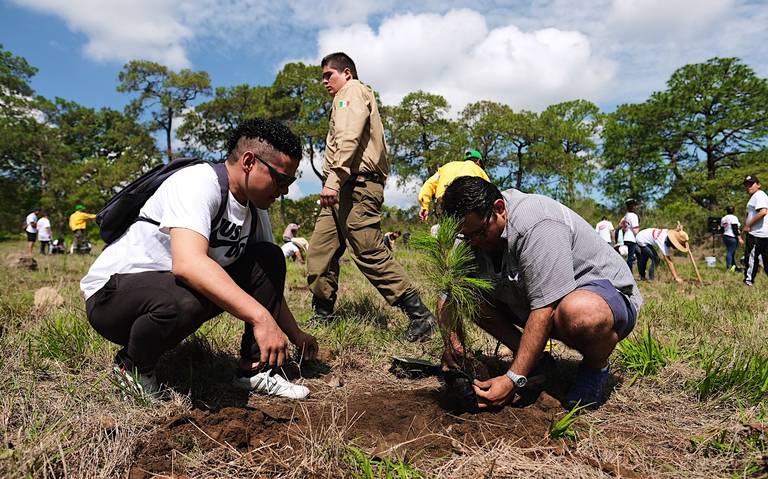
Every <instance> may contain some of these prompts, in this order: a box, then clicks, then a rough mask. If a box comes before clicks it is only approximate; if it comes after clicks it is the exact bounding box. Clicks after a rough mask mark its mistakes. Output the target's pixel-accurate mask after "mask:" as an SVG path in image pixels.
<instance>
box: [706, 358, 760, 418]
mask: <svg viewBox="0 0 768 479" xmlns="http://www.w3.org/2000/svg"><path fill="white" fill-rule="evenodd" d="M701 366H702V368H703V369H704V378H703V379H702V380H701V381H698V382H697V383H695V388H696V392H697V395H698V398H699V400H705V399H708V398H712V397H719V398H720V399H722V400H733V399H736V400H740V401H746V402H748V403H750V404H752V405H764V404H766V399H768V398H767V397H766V394H768V356H766V355H763V354H760V353H757V352H745V351H743V350H739V349H736V348H733V347H730V346H729V347H724V348H722V349H716V350H714V351H713V352H711V353H709V354H706V355H705V356H704V359H703V360H702V362H701Z"/></svg>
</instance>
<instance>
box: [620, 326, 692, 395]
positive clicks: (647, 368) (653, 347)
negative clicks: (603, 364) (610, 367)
mask: <svg viewBox="0 0 768 479" xmlns="http://www.w3.org/2000/svg"><path fill="white" fill-rule="evenodd" d="M616 352H617V353H618V358H619V362H621V364H622V365H623V366H624V367H625V368H626V369H627V370H628V371H632V372H634V373H635V374H634V376H633V377H632V379H631V380H630V381H629V385H632V383H634V382H635V380H636V379H637V378H638V377H645V376H652V375H654V374H656V373H658V372H659V371H661V369H662V368H663V367H664V366H666V365H667V364H668V363H669V362H670V361H672V360H674V359H675V358H677V349H676V348H675V347H674V346H664V345H662V344H661V343H660V342H659V341H658V340H657V339H656V338H655V337H653V334H652V333H651V327H650V326H648V327H646V328H645V331H644V332H643V334H642V335H641V336H640V337H637V335H635V334H633V335H632V336H630V337H628V338H625V339H624V340H622V341H621V342H620V343H619V344H618V345H617V346H616Z"/></svg>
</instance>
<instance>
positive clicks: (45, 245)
mask: <svg viewBox="0 0 768 479" xmlns="http://www.w3.org/2000/svg"><path fill="white" fill-rule="evenodd" d="M50 244H51V241H50V240H47V241H46V240H40V254H48V246H49V245H50Z"/></svg>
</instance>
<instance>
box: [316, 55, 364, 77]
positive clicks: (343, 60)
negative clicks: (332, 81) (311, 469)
mask: <svg viewBox="0 0 768 479" xmlns="http://www.w3.org/2000/svg"><path fill="white" fill-rule="evenodd" d="M326 65H327V66H329V67H331V68H333V69H334V70H336V71H338V72H343V71H344V69H345V68H349V72H350V73H351V74H352V78H354V79H355V80H357V68H356V67H355V62H354V61H353V60H352V58H350V56H349V55H347V54H346V53H344V52H336V53H330V54H328V55H326V56H324V57H323V60H322V61H321V62H320V68H324V67H325V66H326Z"/></svg>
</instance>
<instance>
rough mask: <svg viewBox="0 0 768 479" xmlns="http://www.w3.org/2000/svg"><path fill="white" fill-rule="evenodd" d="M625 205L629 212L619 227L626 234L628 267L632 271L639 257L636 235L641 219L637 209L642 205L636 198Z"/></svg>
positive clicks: (625, 244) (625, 243)
mask: <svg viewBox="0 0 768 479" xmlns="http://www.w3.org/2000/svg"><path fill="white" fill-rule="evenodd" d="M624 204H625V205H626V207H627V212H626V213H625V214H624V217H623V218H622V219H621V221H620V222H619V227H620V228H621V230H622V232H623V234H624V236H623V241H624V246H626V247H627V266H629V270H630V271H632V265H633V264H634V263H635V257H636V255H637V242H636V240H635V235H636V234H637V233H639V232H640V218H639V217H638V216H637V209H638V208H639V206H640V203H639V202H638V201H637V200H636V199H634V198H629V199H628V200H627V201H625V202H624Z"/></svg>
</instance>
